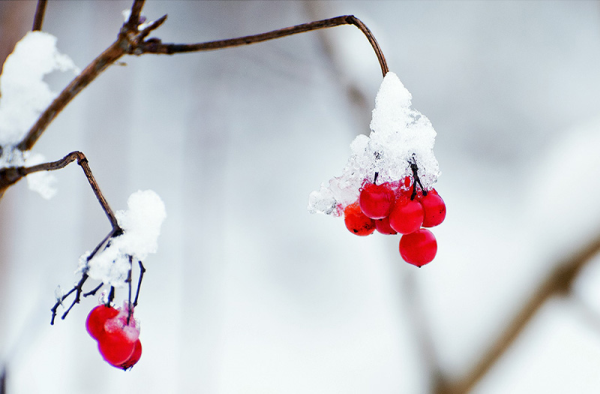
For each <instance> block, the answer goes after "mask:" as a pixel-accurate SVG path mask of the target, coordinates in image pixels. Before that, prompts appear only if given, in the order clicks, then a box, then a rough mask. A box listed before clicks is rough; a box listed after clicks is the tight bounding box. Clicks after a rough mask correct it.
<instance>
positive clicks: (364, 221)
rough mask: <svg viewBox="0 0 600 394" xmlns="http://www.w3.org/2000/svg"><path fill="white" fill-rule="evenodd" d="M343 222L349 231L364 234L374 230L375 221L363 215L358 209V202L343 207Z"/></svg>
mask: <svg viewBox="0 0 600 394" xmlns="http://www.w3.org/2000/svg"><path fill="white" fill-rule="evenodd" d="M344 223H346V227H347V228H348V230H350V232H351V233H353V234H356V235H360V236H365V235H369V234H372V233H373V232H374V231H375V221H374V220H373V219H371V218H368V217H367V216H365V214H364V213H363V212H362V211H361V210H360V206H359V205H358V202H355V203H354V204H350V205H348V206H347V207H346V209H344Z"/></svg>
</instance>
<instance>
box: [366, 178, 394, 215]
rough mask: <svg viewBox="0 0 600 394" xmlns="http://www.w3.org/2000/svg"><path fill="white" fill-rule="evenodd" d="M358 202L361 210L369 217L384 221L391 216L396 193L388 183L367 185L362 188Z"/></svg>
mask: <svg viewBox="0 0 600 394" xmlns="http://www.w3.org/2000/svg"><path fill="white" fill-rule="evenodd" d="M358 201H359V204H360V209H361V210H362V211H363V213H364V214H365V215H366V216H367V217H370V218H371V219H383V218H384V217H386V216H388V215H389V213H390V210H391V209H392V205H393V204H394V191H393V190H392V189H391V187H390V185H389V184H388V183H383V184H381V185H376V184H374V183H367V184H366V185H365V186H364V187H363V188H362V190H361V192H360V197H359V199H358Z"/></svg>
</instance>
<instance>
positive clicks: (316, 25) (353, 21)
mask: <svg viewBox="0 0 600 394" xmlns="http://www.w3.org/2000/svg"><path fill="white" fill-rule="evenodd" d="M341 25H354V26H356V27H357V28H358V29H359V30H360V31H361V32H362V33H363V34H364V35H365V36H366V37H367V39H368V40H369V43H370V44H371V46H372V47H373V50H374V51H375V55H376V56H377V59H378V60H379V65H380V66H381V73H382V74H383V76H385V75H386V74H387V73H388V71H389V68H388V66H387V62H386V60H385V57H384V55H383V51H382V50H381V47H380V46H379V44H378V43H377V40H376V39H375V37H374V36H373V33H371V31H370V30H369V29H368V28H367V26H366V25H365V24H364V23H363V22H362V21H361V20H360V19H358V18H357V17H355V16H354V15H343V16H338V17H335V18H330V19H323V20H320V21H315V22H310V23H303V24H301V25H296V26H291V27H286V28H283V29H278V30H273V31H270V32H267V33H261V34H256V35H251V36H245V37H238V38H231V39H228V40H217V41H209V42H203V43H198V44H163V43H161V42H160V40H156V39H154V40H148V41H145V42H143V43H142V44H140V46H139V50H140V51H141V52H142V53H152V54H161V55H173V54H177V53H187V52H200V51H212V50H216V49H224V48H231V47H238V46H242V45H250V44H256V43H259V42H263V41H268V40H275V39H278V38H282V37H286V36H291V35H294V34H300V33H306V32H309V31H313V30H319V29H328V28H330V27H335V26H341Z"/></svg>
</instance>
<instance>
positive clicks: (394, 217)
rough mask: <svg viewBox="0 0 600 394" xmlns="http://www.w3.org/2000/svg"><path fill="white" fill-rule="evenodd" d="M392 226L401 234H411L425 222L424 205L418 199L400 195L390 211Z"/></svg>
mask: <svg viewBox="0 0 600 394" xmlns="http://www.w3.org/2000/svg"><path fill="white" fill-rule="evenodd" d="M389 219H390V226H391V227H392V228H393V229H394V230H396V231H397V232H399V233H400V234H410V233H412V232H415V231H417V230H418V229H419V228H421V224H423V206H422V205H421V204H419V202H418V201H417V200H411V199H409V198H406V197H404V196H401V197H399V198H398V199H397V200H396V203H395V204H394V208H393V209H392V212H390V216H389Z"/></svg>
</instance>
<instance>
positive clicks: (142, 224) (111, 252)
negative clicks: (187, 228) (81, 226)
mask: <svg viewBox="0 0 600 394" xmlns="http://www.w3.org/2000/svg"><path fill="white" fill-rule="evenodd" d="M127 206H128V208H129V209H128V210H127V211H118V212H116V214H115V216H116V217H117V221H118V224H119V227H121V229H122V230H123V234H121V235H119V236H117V237H114V238H111V239H110V240H109V241H108V243H107V245H106V247H105V248H104V249H102V250H101V251H99V252H98V253H97V254H96V255H94V256H93V257H92V258H91V259H89V256H90V254H91V253H90V252H86V253H85V254H84V255H83V256H81V257H80V259H79V270H80V271H84V272H87V274H88V276H89V277H90V278H92V279H96V280H99V281H101V282H102V283H104V284H105V285H109V286H114V287H122V286H124V285H125V281H126V280H127V276H128V274H129V270H130V268H131V261H143V260H145V259H146V257H147V256H148V254H150V253H156V251H157V249H158V244H157V240H158V236H159V235H160V227H161V225H162V222H163V221H164V220H165V218H166V217H167V214H166V211H165V205H164V203H163V202H162V200H161V199H160V197H159V196H158V194H156V193H155V192H153V191H152V190H146V191H138V192H136V193H133V194H132V195H131V196H130V197H129V199H128V200H127ZM130 259H131V261H130Z"/></svg>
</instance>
